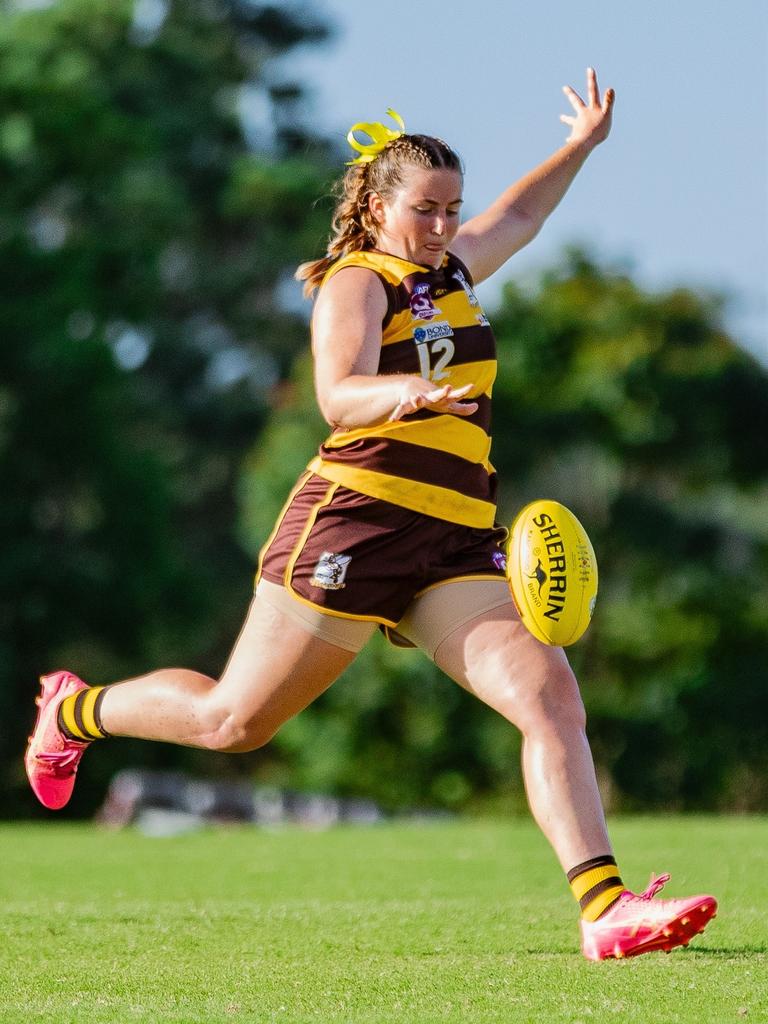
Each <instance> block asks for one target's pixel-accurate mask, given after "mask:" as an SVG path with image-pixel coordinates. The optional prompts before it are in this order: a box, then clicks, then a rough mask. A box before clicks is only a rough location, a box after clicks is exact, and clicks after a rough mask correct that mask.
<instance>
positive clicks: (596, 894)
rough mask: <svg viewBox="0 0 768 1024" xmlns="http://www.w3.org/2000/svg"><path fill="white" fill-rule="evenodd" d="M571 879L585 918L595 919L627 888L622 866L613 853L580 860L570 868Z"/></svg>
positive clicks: (572, 889) (588, 919) (574, 893)
mask: <svg viewBox="0 0 768 1024" xmlns="http://www.w3.org/2000/svg"><path fill="white" fill-rule="evenodd" d="M568 881H569V883H570V886H571V891H572V892H573V895H574V896H575V897H576V899H577V900H578V901H579V906H580V907H581V916H582V917H583V918H584V920H585V921H596V920H597V919H598V917H600V916H601V914H604V913H605V912H606V910H608V909H609V908H610V907H612V906H613V904H614V903H615V902H616V900H617V899H618V898H619V896H621V894H622V893H623V892H624V883H623V882H622V880H621V878H620V876H619V869H618V868H617V867H616V861H615V860H614V858H613V857H611V855H610V854H606V855H605V856H603V857H593V858H592V860H585V861H584V863H583V864H577V865H576V867H575V868H571V870H570V871H569V872H568Z"/></svg>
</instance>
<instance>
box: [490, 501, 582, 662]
mask: <svg viewBox="0 0 768 1024" xmlns="http://www.w3.org/2000/svg"><path fill="white" fill-rule="evenodd" d="M507 578H508V580H509V586H510V589H511V590H512V596H513V597H514V599H515V604H516V605H517V610H518V611H519V612H520V617H521V619H522V621H523V625H525V626H526V627H527V628H528V629H529V630H530V632H531V633H533V635H534V636H535V637H536V639H537V640H541V641H542V643H545V644H550V645H551V646H553V647H567V646H568V644H573V643H575V642H576V641H577V640H578V639H579V637H580V636H582V635H583V634H584V631H585V630H586V628H587V626H588V625H589V623H590V620H591V618H592V612H593V611H594V607H595V601H596V600H597V561H596V559H595V552H594V551H593V549H592V544H591V542H590V540H589V537H588V536H587V531H586V530H585V529H584V527H583V526H582V525H581V523H580V522H579V520H578V519H577V518H576V516H575V515H574V514H573V512H571V511H570V510H569V509H567V508H566V507H565V505H561V504H560V502H559V501H548V500H539V501H532V502H531V504H530V505H526V506H525V508H524V509H523V510H522V511H521V512H520V513H519V514H518V516H517V518H516V519H515V521H514V523H513V524H512V529H511V531H510V535H509V543H508V546H507Z"/></svg>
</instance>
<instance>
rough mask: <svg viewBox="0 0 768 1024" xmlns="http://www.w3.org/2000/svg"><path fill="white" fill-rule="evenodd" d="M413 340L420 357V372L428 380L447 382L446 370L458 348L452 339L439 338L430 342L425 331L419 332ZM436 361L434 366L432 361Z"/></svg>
mask: <svg viewBox="0 0 768 1024" xmlns="http://www.w3.org/2000/svg"><path fill="white" fill-rule="evenodd" d="M413 340H414V341H415V342H416V351H417V353H418V356H419V371H420V373H421V376H422V377H424V378H425V379H426V380H434V381H438V380H445V378H446V377H447V376H448V373H446V371H445V368H446V366H447V365H448V363H450V361H451V359H453V353H454V352H455V351H456V346H455V345H454V344H453V342H452V341H451V339H450V338H438V339H437V340H436V341H430V339H429V337H428V336H427V332H426V331H425V330H423V329H422V330H417V331H416V332H415V333H414V336H413ZM433 359H436V362H435V364H434V366H433V365H432V360H433Z"/></svg>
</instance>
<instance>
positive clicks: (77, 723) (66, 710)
mask: <svg viewBox="0 0 768 1024" xmlns="http://www.w3.org/2000/svg"><path fill="white" fill-rule="evenodd" d="M106 691H107V688H106V686H89V687H87V688H86V689H84V690H78V691H77V693H73V694H72V696H71V697H65V698H64V700H63V701H62V702H61V704H59V711H58V717H57V724H58V726H59V729H60V730H61V731H62V732H63V733H64V735H65V736H68V737H69V738H70V739H71V740H77V741H78V742H79V743H83V742H89V741H90V740H103V739H107V738H108V736H109V733H108V732H107V731H106V729H105V728H104V726H103V725H102V724H101V702H102V701H103V699H104V694H105V693H106Z"/></svg>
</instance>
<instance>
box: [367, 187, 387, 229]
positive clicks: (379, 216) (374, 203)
mask: <svg viewBox="0 0 768 1024" xmlns="http://www.w3.org/2000/svg"><path fill="white" fill-rule="evenodd" d="M368 209H369V210H370V213H371V217H372V218H373V220H374V221H375V222H376V223H377V224H383V223H384V200H383V199H382V198H381V196H380V195H379V193H378V192H369V193H368Z"/></svg>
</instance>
